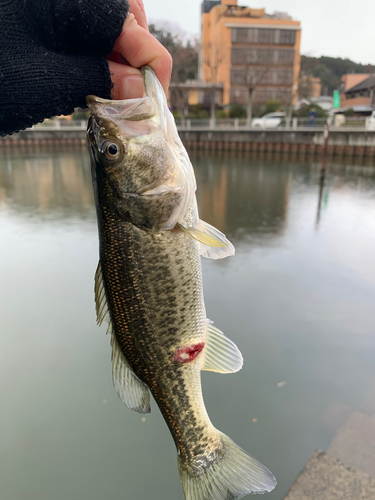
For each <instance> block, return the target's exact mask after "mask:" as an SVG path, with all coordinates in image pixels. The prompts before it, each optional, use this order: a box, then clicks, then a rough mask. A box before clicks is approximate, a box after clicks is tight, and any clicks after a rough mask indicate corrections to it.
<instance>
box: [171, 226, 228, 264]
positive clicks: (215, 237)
mask: <svg viewBox="0 0 375 500" xmlns="http://www.w3.org/2000/svg"><path fill="white" fill-rule="evenodd" d="M178 226H179V228H180V229H181V230H182V231H185V232H186V233H188V234H190V236H192V237H193V238H195V239H196V240H197V241H199V243H200V253H201V255H202V257H206V258H207V259H214V260H216V259H224V258H225V257H229V256H230V255H234V253H235V251H234V246H233V245H232V243H231V242H230V241H229V240H228V239H227V238H226V237H225V235H224V234H223V233H222V232H221V231H219V230H218V229H216V227H214V226H211V224H208V223H207V222H204V221H202V220H200V221H199V226H198V229H196V228H195V227H185V226H183V225H182V224H178Z"/></svg>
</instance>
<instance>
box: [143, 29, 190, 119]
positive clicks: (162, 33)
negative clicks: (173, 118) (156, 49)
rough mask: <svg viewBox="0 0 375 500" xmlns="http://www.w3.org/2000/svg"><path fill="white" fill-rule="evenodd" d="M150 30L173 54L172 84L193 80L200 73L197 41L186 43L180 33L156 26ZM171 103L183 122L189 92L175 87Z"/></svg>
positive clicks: (171, 95) (172, 90)
mask: <svg viewBox="0 0 375 500" xmlns="http://www.w3.org/2000/svg"><path fill="white" fill-rule="evenodd" d="M149 30H150V33H151V34H152V35H154V37H155V38H156V39H157V40H159V42H160V43H161V44H162V45H164V47H165V48H166V49H167V50H168V52H169V53H170V54H171V56H172V59H173V70H172V77H171V82H172V83H176V84H178V83H184V82H186V80H193V79H195V78H196V77H197V73H198V44H197V42H196V41H195V42H194V43H192V42H191V41H190V40H187V41H184V40H183V36H182V33H181V36H180V35H179V33H178V30H179V28H178V27H177V28H176V31H177V33H176V34H172V33H171V31H169V30H167V29H165V28H162V27H158V26H156V25H155V24H150V25H149ZM170 101H171V105H172V107H173V108H176V109H177V110H178V112H179V115H180V117H181V120H182V122H184V117H185V107H186V104H187V91H186V89H185V88H179V87H178V86H175V87H174V88H173V89H171V92H170Z"/></svg>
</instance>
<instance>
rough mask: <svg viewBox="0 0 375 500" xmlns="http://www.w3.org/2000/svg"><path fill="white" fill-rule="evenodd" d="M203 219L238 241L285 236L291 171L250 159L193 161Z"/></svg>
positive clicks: (206, 158)
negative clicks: (264, 236)
mask: <svg viewBox="0 0 375 500" xmlns="http://www.w3.org/2000/svg"><path fill="white" fill-rule="evenodd" d="M192 161H193V164H194V166H195V169H196V172H197V182H198V193H197V196H198V203H199V206H200V216H201V218H202V219H203V220H207V221H208V222H210V223H211V224H213V225H214V226H216V227H218V228H220V229H221V231H223V232H224V233H225V234H227V235H228V236H230V237H231V238H234V239H236V240H237V241H238V240H241V239H244V238H247V237H248V236H249V235H251V236H252V237H256V236H257V235H258V234H261V235H275V236H276V235H278V234H282V232H283V230H284V227H285V224H286V218H287V208H288V199H289V190H290V181H291V171H292V170H291V167H290V166H289V165H288V164H287V165H285V164H279V163H274V162H268V163H267V162H264V161H262V160H256V159H251V158H250V157H248V158H246V157H242V158H237V159H236V160H235V161H233V159H232V160H231V159H230V158H225V157H224V159H220V158H218V157H208V156H204V155H202V156H201V155H198V156H193V157H192Z"/></svg>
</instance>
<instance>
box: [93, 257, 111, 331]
mask: <svg viewBox="0 0 375 500" xmlns="http://www.w3.org/2000/svg"><path fill="white" fill-rule="evenodd" d="M95 306H96V322H97V324H98V325H99V326H101V325H102V323H103V321H106V322H107V323H108V330H107V333H111V332H112V325H111V317H110V315H109V309H108V303H107V297H106V294H105V288H104V281H103V276H102V266H101V264H100V261H99V264H98V267H97V269H96V273H95Z"/></svg>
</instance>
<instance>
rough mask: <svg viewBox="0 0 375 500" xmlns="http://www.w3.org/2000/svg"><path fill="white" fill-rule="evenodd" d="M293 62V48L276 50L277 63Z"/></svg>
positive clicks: (291, 63) (290, 63) (286, 63)
mask: <svg viewBox="0 0 375 500" xmlns="http://www.w3.org/2000/svg"><path fill="white" fill-rule="evenodd" d="M293 62H294V50H291V49H279V50H278V51H277V64H284V65H293Z"/></svg>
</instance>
